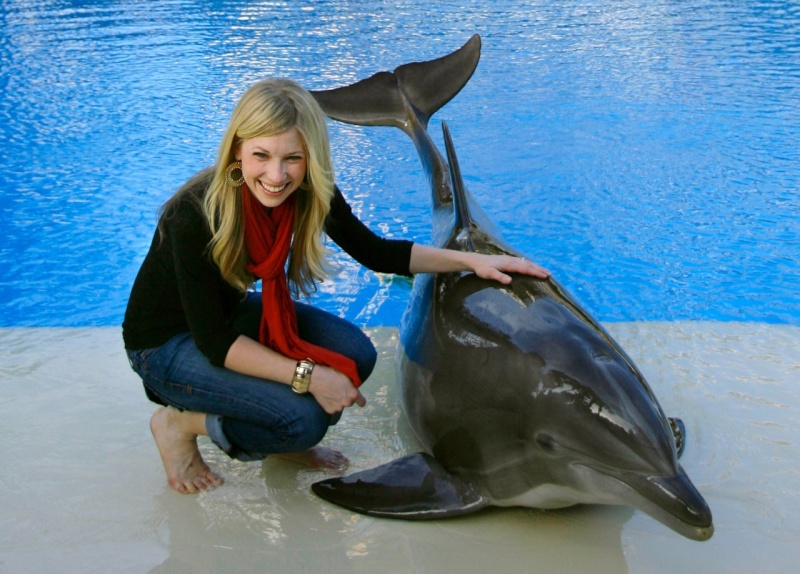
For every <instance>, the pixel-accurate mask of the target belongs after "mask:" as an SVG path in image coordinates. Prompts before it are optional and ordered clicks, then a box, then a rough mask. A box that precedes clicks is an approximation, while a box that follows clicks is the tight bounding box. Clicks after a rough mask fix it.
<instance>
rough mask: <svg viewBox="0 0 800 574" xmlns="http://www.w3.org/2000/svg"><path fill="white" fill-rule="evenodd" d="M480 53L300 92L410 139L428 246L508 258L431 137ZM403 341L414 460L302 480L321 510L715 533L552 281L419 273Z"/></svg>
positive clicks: (642, 390) (590, 324) (644, 390)
mask: <svg viewBox="0 0 800 574" xmlns="http://www.w3.org/2000/svg"><path fill="white" fill-rule="evenodd" d="M480 47H481V40H480V37H479V36H478V35H475V36H473V37H472V38H471V39H470V40H469V41H468V42H467V43H466V44H464V45H463V46H462V47H461V48H460V49H458V50H456V51H455V52H453V53H451V54H449V55H447V56H444V57H442V58H438V59H435V60H431V61H427V62H414V63H410V64H405V65H402V66H400V67H399V68H397V69H396V70H394V72H380V73H377V74H375V75H374V76H371V77H370V78H368V79H365V80H362V81H359V82H356V83H354V84H352V85H349V86H345V87H341V88H335V89H332V90H325V91H317V92H312V93H313V95H314V97H315V98H316V99H317V101H318V102H319V103H320V105H321V106H322V108H323V110H324V111H325V113H326V114H327V115H328V116H329V117H331V118H333V119H335V120H339V121H343V122H348V123H353V124H360V125H381V126H395V127H398V128H400V129H402V130H403V131H405V132H406V133H407V134H408V135H409V136H410V137H411V138H412V140H413V141H414V144H415V146H416V148H417V151H418V154H419V157H420V160H421V162H422V165H423V166H424V168H425V171H426V174H427V176H428V178H429V180H430V186H431V194H432V203H433V222H434V233H433V237H434V243H435V244H437V245H439V246H442V247H446V248H448V249H457V250H461V251H474V252H479V253H495V254H509V255H515V256H519V255H520V254H519V253H518V252H517V251H515V250H514V249H512V248H510V247H508V246H507V245H505V243H504V242H503V240H502V239H501V238H500V236H499V234H498V233H497V231H496V230H495V229H494V227H493V225H492V224H491V221H490V220H489V219H488V217H487V216H486V214H485V213H484V212H482V211H481V210H480V208H479V207H478V206H477V205H476V204H475V202H474V200H473V199H472V197H471V196H470V194H469V193H468V191H467V190H466V188H465V186H464V182H463V179H462V176H461V170H460V167H459V164H458V159H457V157H456V154H455V149H454V146H453V141H452V137H451V135H450V131H449V128H448V127H447V125H446V124H444V123H443V126H442V128H443V135H444V142H445V148H446V154H447V160H446V161H445V159H444V157H443V156H442V155H441V153H440V152H439V151H438V149H437V147H436V145H435V144H434V142H433V140H432V139H431V137H430V135H429V134H428V131H427V125H428V122H429V120H430V118H431V116H432V115H433V114H434V113H435V112H436V111H437V110H438V109H439V108H441V107H442V106H443V105H444V104H446V103H447V102H448V101H450V99H452V98H453V96H455V95H456V94H457V93H458V92H459V91H460V90H461V88H462V87H463V86H464V85H465V84H466V83H467V81H468V80H469V79H470V77H471V76H472V74H473V72H474V70H475V69H476V67H477V64H478V60H479V58H480ZM400 331H401V335H400V344H399V345H398V358H397V364H398V381H399V382H400V384H401V387H402V392H401V396H402V403H403V410H404V413H405V416H406V418H407V419H408V422H409V425H410V427H411V429H412V430H413V432H414V433H415V435H416V437H417V439H418V440H419V443H420V444H421V445H422V448H423V449H424V452H419V453H414V454H409V455H407V456H403V457H401V458H399V459H397V460H394V461H391V462H388V463H386V464H384V465H381V466H378V467H376V468H373V469H370V470H364V471H361V472H356V473H353V474H351V475H348V476H344V477H336V478H330V479H327V480H323V481H320V482H317V483H314V484H313V485H312V490H313V492H314V493H315V494H317V495H318V496H320V497H321V498H323V499H325V500H327V501H330V502H333V503H335V504H337V505H340V506H342V507H344V508H347V509H350V510H353V511H356V512H359V513H363V514H366V515H370V516H377V517H387V518H399V519H406V520H431V519H437V518H445V517H452V516H460V515H464V514H468V513H472V512H476V511H478V510H480V509H482V508H485V507H487V506H501V507H509V506H523V507H532V508H541V509H554V508H562V507H567V506H571V505H575V504H623V505H630V506H633V507H635V508H638V509H640V510H642V511H644V512H645V513H647V514H649V515H650V516H652V517H653V518H655V519H656V520H658V521H660V522H662V523H663V524H665V525H666V526H668V527H670V528H672V529H673V530H674V531H676V532H678V533H679V534H682V535H684V536H686V537H688V538H690V539H693V540H707V539H709V538H710V537H711V536H712V534H713V531H714V527H713V524H712V518H711V511H710V509H709V507H708V505H707V504H706V502H705V500H704V499H703V497H702V495H701V494H700V493H699V492H698V490H697V489H696V488H695V486H694V485H693V484H692V482H691V480H690V479H689V477H688V476H687V474H686V472H685V471H684V469H683V467H682V466H681V465H680V464H679V462H678V457H679V456H680V454H681V452H682V450H683V445H684V435H685V427H684V425H683V424H682V423H681V421H680V420H679V419H671V418H668V417H666V416H665V415H664V412H663V411H662V409H661V406H660V405H659V403H658V400H657V399H656V397H655V394H654V393H653V391H652V390H651V388H650V386H649V385H648V384H647V382H646V381H645V379H644V377H643V376H642V374H641V373H640V371H639V370H638V368H637V367H636V365H635V364H634V362H633V361H632V360H631V359H630V357H628V355H627V354H626V353H625V352H624V351H623V350H622V348H621V347H620V346H619V345H618V344H617V342H616V341H614V339H613V338H612V337H611V336H610V335H609V334H608V333H607V332H606V331H605V330H604V329H603V327H601V326H600V324H599V323H598V322H597V321H595V320H594V319H593V318H592V317H591V316H590V314H589V313H588V312H587V311H586V310H585V309H584V308H583V307H581V306H580V304H579V303H578V302H577V301H576V300H575V298H574V297H572V296H571V295H570V294H569V293H568V292H567V290H566V289H564V288H563V287H562V286H561V285H560V284H559V283H558V282H557V281H556V280H555V279H554V278H552V277H551V278H548V279H538V278H534V277H530V276H523V275H515V276H514V277H513V279H512V282H511V284H509V285H503V284H500V283H498V282H494V281H489V280H484V279H480V278H479V277H477V276H476V275H474V274H472V273H438V274H425V275H419V276H417V277H416V278H415V280H414V286H413V289H412V293H411V296H410V300H409V303H408V307H407V309H406V311H405V313H404V315H403V319H402V321H401V329H400Z"/></svg>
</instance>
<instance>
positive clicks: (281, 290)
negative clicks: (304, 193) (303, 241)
mask: <svg viewBox="0 0 800 574" xmlns="http://www.w3.org/2000/svg"><path fill="white" fill-rule="evenodd" d="M295 201H296V198H295V196H294V194H292V195H291V196H289V197H287V198H286V200H285V201H284V202H283V203H281V204H280V205H279V206H278V207H275V208H273V209H272V210H269V211H268V210H267V209H266V208H264V206H263V205H261V204H260V203H259V202H258V201H256V199H255V198H254V197H253V194H252V193H251V192H250V190H249V189H248V187H247V186H246V185H242V207H243V210H244V239H245V246H246V247H247V253H248V255H249V259H250V261H249V263H248V264H247V266H246V267H247V270H248V271H249V272H250V273H252V274H253V275H255V276H256V277H259V278H260V279H261V303H262V305H263V311H262V315H261V327H260V329H259V337H258V338H259V341H260V342H261V344H263V345H266V346H267V347H269V348H271V349H273V350H275V351H278V352H279V353H281V354H282V355H285V356H287V357H290V358H292V359H297V360H300V359H307V358H311V359H313V360H314V362H315V363H318V364H320V365H325V366H328V367H331V368H333V369H335V370H337V371H339V372H340V373H344V374H345V375H346V376H347V377H349V378H350V380H351V381H352V382H353V384H354V385H355V386H356V387H358V386H360V385H361V379H360V378H359V376H358V371H357V369H356V363H355V361H353V360H352V359H350V358H349V357H345V356H344V355H341V354H339V353H337V352H335V351H331V350H330V349H325V348H324V347H319V346H317V345H314V344H312V343H309V342H307V341H304V340H303V339H301V338H300V336H299V335H298V334H297V315H296V314H295V310H294V302H293V301H292V297H291V295H290V294H289V284H288V283H287V279H286V269H285V268H286V260H287V259H288V257H289V247H290V246H291V243H292V234H293V231H294V206H295Z"/></svg>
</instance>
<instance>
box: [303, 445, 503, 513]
mask: <svg viewBox="0 0 800 574" xmlns="http://www.w3.org/2000/svg"><path fill="white" fill-rule="evenodd" d="M311 490H312V491H314V493H315V494H316V495H317V496H319V497H320V498H323V499H325V500H327V501H328V502H332V503H334V504H337V505H339V506H342V507H344V508H347V509H348V510H353V511H355V512H359V513H361V514H366V515H368V516H379V517H384V518H400V519H404V520H433V519H436V518H447V517H451V516H459V515H462V514H469V513H471V512H475V511H477V510H480V509H481V508H483V507H485V506H488V505H489V501H488V500H487V499H486V498H485V497H484V496H483V495H482V494H481V493H480V492H478V491H477V490H476V489H475V488H474V487H473V486H472V485H471V484H470V483H469V482H467V481H465V480H463V479H461V478H459V477H458V476H456V475H453V474H450V473H449V472H447V470H445V468H444V467H443V466H442V465H441V464H439V462H437V461H436V459H434V458H433V457H432V456H430V455H428V454H425V453H417V454H411V455H407V456H404V457H402V458H398V459H397V460H393V461H392V462H389V463H387V464H384V465H381V466H378V467H375V468H373V469H370V470H364V471H361V472H356V473H354V474H351V475H349V476H344V477H337V478H330V479H327V480H323V481H320V482H316V483H314V484H312V485H311Z"/></svg>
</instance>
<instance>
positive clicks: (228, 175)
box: [225, 161, 244, 187]
mask: <svg viewBox="0 0 800 574" xmlns="http://www.w3.org/2000/svg"><path fill="white" fill-rule="evenodd" d="M237 170H238V171H239V177H237V178H236V179H234V178H233V175H234V172H235V171H237ZM225 181H227V182H228V185H232V186H233V187H239V186H240V185H242V184H243V183H244V172H243V171H242V162H240V161H235V162H233V163H232V164H231V165H229V166H228V169H226V170H225Z"/></svg>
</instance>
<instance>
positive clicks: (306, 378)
mask: <svg viewBox="0 0 800 574" xmlns="http://www.w3.org/2000/svg"><path fill="white" fill-rule="evenodd" d="M314 364H315V363H314V361H313V360H312V359H301V360H300V361H297V366H296V367H295V368H294V377H292V390H293V391H294V392H296V393H297V394H300V395H303V394H305V393H307V392H308V385H310V384H311V373H312V372H313V371H314Z"/></svg>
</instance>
